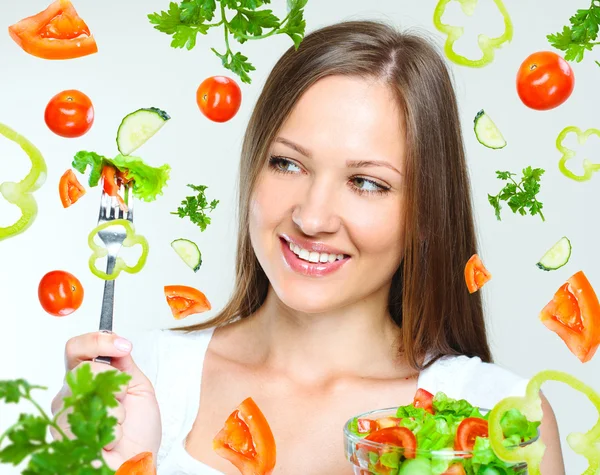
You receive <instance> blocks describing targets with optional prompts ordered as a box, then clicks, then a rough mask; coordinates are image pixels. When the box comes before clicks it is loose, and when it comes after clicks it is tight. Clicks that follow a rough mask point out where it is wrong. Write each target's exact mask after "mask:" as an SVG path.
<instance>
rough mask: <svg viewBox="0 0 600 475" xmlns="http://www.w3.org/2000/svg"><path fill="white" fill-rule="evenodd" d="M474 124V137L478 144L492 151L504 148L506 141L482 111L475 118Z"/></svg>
mask: <svg viewBox="0 0 600 475" xmlns="http://www.w3.org/2000/svg"><path fill="white" fill-rule="evenodd" d="M474 123H475V136H476V137H477V140H478V141H479V143H480V144H482V145H485V146H486V147H488V148H493V149H499V148H504V147H506V140H504V137H503V136H502V133H501V132H500V130H499V129H498V127H496V124H494V122H493V121H492V119H490V117H489V116H488V115H487V114H486V113H485V111H484V110H483V109H481V110H480V111H479V112H478V113H477V115H476V116H475V120H474Z"/></svg>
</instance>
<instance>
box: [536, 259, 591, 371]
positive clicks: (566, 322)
mask: <svg viewBox="0 0 600 475" xmlns="http://www.w3.org/2000/svg"><path fill="white" fill-rule="evenodd" d="M540 320H541V321H542V323H543V324H544V325H546V327H547V328H549V329H550V330H552V331H553V332H555V333H556V334H557V335H558V336H559V337H560V338H561V339H562V340H563V341H564V342H565V344H566V345H567V347H568V348H569V350H570V351H571V352H572V353H573V354H574V355H575V356H576V357H577V358H579V360H580V361H581V362H582V363H586V362H588V361H590V360H591V359H592V357H593V356H594V354H595V353H596V350H597V349H598V346H600V302H598V296H597V295H596V292H594V289H593V288H592V285H591V284H590V282H589V280H588V279H587V277H586V276H585V274H584V273H583V272H582V271H579V272H577V273H576V274H574V275H573V276H571V278H570V279H569V280H568V281H567V283H565V284H564V285H562V286H561V287H560V289H558V291H557V292H556V293H555V294H554V298H553V299H552V300H551V301H550V302H549V303H548V304H547V305H546V306H545V307H544V308H543V310H542V311H541V313H540Z"/></svg>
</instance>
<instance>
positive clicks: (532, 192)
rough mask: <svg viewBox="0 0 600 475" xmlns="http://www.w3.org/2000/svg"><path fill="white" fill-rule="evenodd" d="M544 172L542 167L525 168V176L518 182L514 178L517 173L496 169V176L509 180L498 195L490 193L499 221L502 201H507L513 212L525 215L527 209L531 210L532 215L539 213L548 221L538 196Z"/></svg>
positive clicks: (491, 202) (490, 201)
mask: <svg viewBox="0 0 600 475" xmlns="http://www.w3.org/2000/svg"><path fill="white" fill-rule="evenodd" d="M544 172H545V170H543V169H541V168H531V167H527V168H524V169H523V177H522V178H521V180H520V181H519V182H518V183H517V182H516V181H515V179H514V178H513V177H514V176H517V175H516V173H511V172H502V171H496V176H497V177H498V178H499V179H500V180H504V181H508V182H509V183H507V184H506V185H505V186H504V188H502V189H501V190H500V192H499V193H498V194H497V195H495V196H492V195H490V194H488V201H489V203H490V205H492V207H493V208H494V210H495V212H496V218H497V219H498V221H500V220H501V218H500V211H501V209H502V207H501V206H500V201H506V202H507V204H508V207H509V208H510V209H511V210H512V212H513V213H519V214H520V215H521V216H525V215H526V214H527V210H529V214H530V215H531V216H534V215H536V214H539V215H540V218H541V219H542V221H546V219H545V218H544V214H543V213H542V208H543V207H544V205H543V203H541V202H540V201H538V200H537V198H536V197H537V194H538V193H539V191H540V179H541V177H542V175H543V174H544Z"/></svg>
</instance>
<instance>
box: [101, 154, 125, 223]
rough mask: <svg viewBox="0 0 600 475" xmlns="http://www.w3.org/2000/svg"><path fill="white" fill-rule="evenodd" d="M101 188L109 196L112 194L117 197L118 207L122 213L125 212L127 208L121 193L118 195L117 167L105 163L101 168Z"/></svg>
mask: <svg viewBox="0 0 600 475" xmlns="http://www.w3.org/2000/svg"><path fill="white" fill-rule="evenodd" d="M102 188H103V189H104V192H105V193H106V194H107V195H109V196H114V197H115V198H117V202H118V203H119V207H120V208H121V209H122V210H123V212H124V213H127V211H128V208H127V205H126V204H125V201H123V198H122V197H121V195H119V184H118V183H117V169H116V168H115V167H112V166H110V165H105V166H104V168H102Z"/></svg>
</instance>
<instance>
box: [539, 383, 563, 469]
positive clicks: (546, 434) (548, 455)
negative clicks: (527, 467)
mask: <svg viewBox="0 0 600 475" xmlns="http://www.w3.org/2000/svg"><path fill="white" fill-rule="evenodd" d="M541 399H542V410H543V411H544V416H543V417H542V423H541V425H540V433H541V437H542V442H544V444H545V445H546V452H545V453H544V458H543V459H542V465H541V473H543V474H544V475H565V462H564V460H563V456H562V449H561V446H560V437H559V433H558V424H557V423H556V417H554V411H553V410H552V407H551V406H550V403H549V402H548V400H547V399H546V397H545V396H544V395H543V394H542V395H541Z"/></svg>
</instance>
